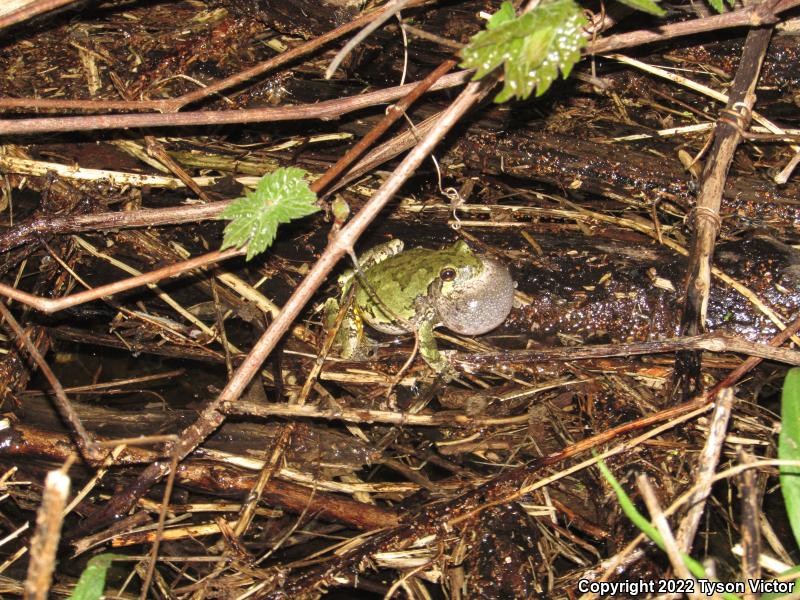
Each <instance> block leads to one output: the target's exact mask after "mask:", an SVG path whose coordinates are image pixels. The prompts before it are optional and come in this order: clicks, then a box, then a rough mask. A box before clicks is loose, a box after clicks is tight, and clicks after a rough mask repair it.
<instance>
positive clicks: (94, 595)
mask: <svg viewBox="0 0 800 600" xmlns="http://www.w3.org/2000/svg"><path fill="white" fill-rule="evenodd" d="M115 558H126V557H125V556H124V555H122V554H109V553H105V554H98V555H97V556H95V557H94V558H91V559H90V560H89V562H88V563H86V568H85V569H84V570H83V573H81V577H80V579H78V583H77V584H76V585H75V589H74V590H72V594H70V596H69V598H68V599H67V600H98V598H100V596H102V595H103V591H105V588H106V574H107V573H108V568H109V567H110V566H111V561H113V560H114V559H115Z"/></svg>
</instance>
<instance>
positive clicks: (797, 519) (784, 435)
mask: <svg viewBox="0 0 800 600" xmlns="http://www.w3.org/2000/svg"><path fill="white" fill-rule="evenodd" d="M778 458H779V459H781V460H800V368H797V367H795V368H794V369H789V372H788V373H787V374H786V379H784V380H783V394H782V396H781V433H780V435H779V436H778ZM780 480H781V492H782V493H783V502H784V503H785V504H786V515H787V516H788V517H789V525H790V526H791V528H792V533H794V539H795V541H796V542H797V543H798V544H799V545H800V467H792V466H783V465H782V466H781V468H780Z"/></svg>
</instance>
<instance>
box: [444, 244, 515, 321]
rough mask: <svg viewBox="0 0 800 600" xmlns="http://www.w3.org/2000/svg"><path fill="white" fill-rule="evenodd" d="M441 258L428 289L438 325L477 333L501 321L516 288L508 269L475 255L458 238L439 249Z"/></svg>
mask: <svg viewBox="0 0 800 600" xmlns="http://www.w3.org/2000/svg"><path fill="white" fill-rule="evenodd" d="M442 257H443V258H445V260H444V261H443V266H442V268H441V269H440V270H439V278H438V280H437V281H435V282H434V284H433V286H432V289H431V297H432V299H433V304H434V307H435V308H436V311H437V313H438V316H439V320H440V322H441V323H442V325H444V326H445V327H447V328H448V329H450V330H452V331H455V332H456V333H460V334H463V335H480V334H482V333H486V332H487V331H491V330H492V329H494V328H495V327H497V326H499V325H500V324H501V323H502V322H503V321H505V319H506V317H507V316H508V313H509V312H511V306H512V303H513V299H514V289H515V287H516V284H515V283H514V280H513V279H511V274H510V273H509V272H508V268H507V267H506V266H505V265H504V264H503V263H501V262H500V261H497V260H494V259H492V258H488V257H486V256H483V255H480V254H476V253H475V252H473V251H472V250H471V249H470V247H469V246H467V244H466V243H465V242H464V241H462V240H459V241H457V242H456V243H455V244H453V245H452V246H451V247H450V248H447V249H445V250H442Z"/></svg>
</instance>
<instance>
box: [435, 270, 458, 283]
mask: <svg viewBox="0 0 800 600" xmlns="http://www.w3.org/2000/svg"><path fill="white" fill-rule="evenodd" d="M455 278H456V270H455V269H453V268H451V267H445V268H444V269H442V270H441V271H439V279H441V280H442V281H453V279H455Z"/></svg>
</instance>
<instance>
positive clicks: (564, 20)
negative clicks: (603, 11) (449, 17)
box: [461, 0, 652, 102]
mask: <svg viewBox="0 0 800 600" xmlns="http://www.w3.org/2000/svg"><path fill="white" fill-rule="evenodd" d="M636 1H641V2H652V0H636ZM584 25H586V19H585V18H584V16H583V12H582V11H581V9H580V7H579V6H578V5H577V4H576V3H575V2H574V1H573V0H548V1H545V2H543V3H542V4H540V5H539V6H537V7H536V8H535V9H533V10H532V11H530V12H527V13H525V14H523V15H521V16H519V17H515V16H514V7H513V6H512V5H511V3H510V2H503V4H502V6H501V7H500V10H498V11H497V12H496V13H495V14H493V15H492V16H491V18H490V19H489V21H488V22H487V24H486V30H485V31H481V32H480V33H478V34H477V35H475V36H473V38H472V40H471V41H470V43H469V45H467V46H466V47H465V48H463V49H462V50H461V59H462V62H461V66H462V67H465V68H468V69H475V75H474V76H473V80H477V79H482V78H483V77H485V76H486V75H487V74H489V73H491V72H492V71H494V70H495V69H496V68H497V67H499V66H500V65H503V66H504V74H505V83H504V85H503V89H502V90H501V91H500V93H499V94H498V95H497V96H496V97H495V99H494V100H495V102H505V101H506V100H509V99H511V98H514V97H516V98H519V99H521V100H524V99H526V98H528V97H529V96H530V95H531V94H532V93H533V90H534V89H535V90H536V95H537V96H541V95H542V94H544V93H545V92H546V91H547V89H548V88H549V87H550V84H552V82H553V81H554V80H555V79H556V77H558V72H559V71H561V73H562V74H563V75H564V77H567V76H568V75H569V73H570V71H572V67H573V65H574V64H575V63H576V62H577V61H578V60H580V58H581V48H583V47H584V46H585V45H586V41H587V40H586V36H585V35H584V33H583V30H582V28H583V26H584Z"/></svg>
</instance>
